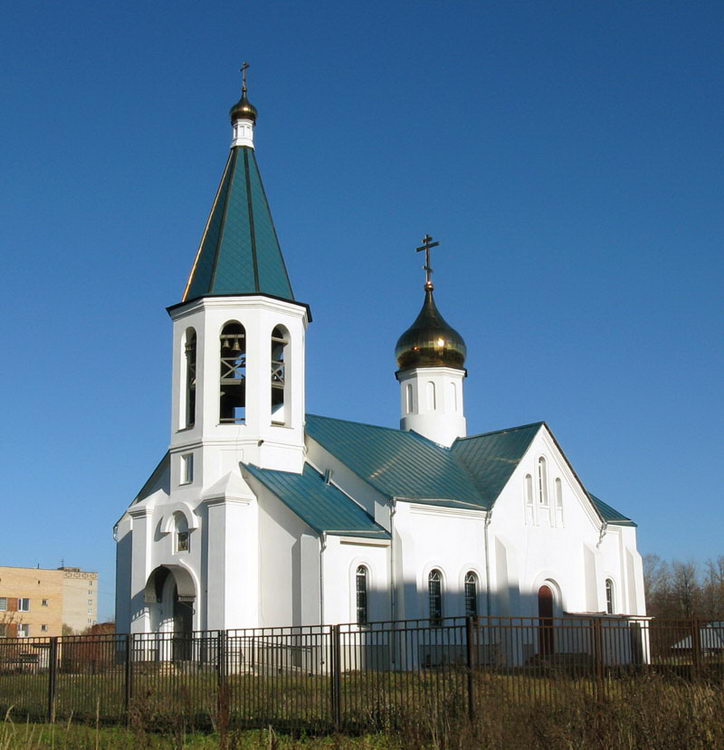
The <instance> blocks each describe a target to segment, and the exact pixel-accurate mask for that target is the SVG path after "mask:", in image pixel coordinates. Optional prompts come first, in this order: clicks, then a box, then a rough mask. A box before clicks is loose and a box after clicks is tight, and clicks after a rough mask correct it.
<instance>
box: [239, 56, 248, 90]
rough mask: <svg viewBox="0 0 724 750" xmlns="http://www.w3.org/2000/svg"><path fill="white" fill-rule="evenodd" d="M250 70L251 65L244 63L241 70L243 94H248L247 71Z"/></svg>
mask: <svg viewBox="0 0 724 750" xmlns="http://www.w3.org/2000/svg"><path fill="white" fill-rule="evenodd" d="M248 69H249V63H248V62H243V63H242V64H241V67H240V68H239V70H240V71H241V93H242V94H246V71H247V70H248Z"/></svg>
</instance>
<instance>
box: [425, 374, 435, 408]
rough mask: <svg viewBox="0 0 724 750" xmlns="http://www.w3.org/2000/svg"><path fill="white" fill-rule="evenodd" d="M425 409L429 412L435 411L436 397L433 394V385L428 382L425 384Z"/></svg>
mask: <svg viewBox="0 0 724 750" xmlns="http://www.w3.org/2000/svg"><path fill="white" fill-rule="evenodd" d="M427 408H428V409H429V410H430V411H435V409H437V396H436V394H435V383H433V382H432V381H429V382H428V384H427Z"/></svg>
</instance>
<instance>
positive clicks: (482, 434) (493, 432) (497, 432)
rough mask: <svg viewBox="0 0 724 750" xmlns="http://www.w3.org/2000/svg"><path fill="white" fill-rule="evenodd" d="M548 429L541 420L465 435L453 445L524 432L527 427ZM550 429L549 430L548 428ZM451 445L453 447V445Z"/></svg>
mask: <svg viewBox="0 0 724 750" xmlns="http://www.w3.org/2000/svg"><path fill="white" fill-rule="evenodd" d="M543 426H545V427H548V424H547V423H546V422H545V421H544V420H541V421H539V422H530V423H528V424H521V425H518V426H517V427H503V428H502V429H500V430H491V431H490V432H478V433H477V434H475V435H466V436H465V437H460V438H457V439H456V440H455V443H458V442H462V441H463V440H473V439H474V438H480V437H488V436H489V435H500V434H502V433H504V432H516V431H517V430H525V429H527V428H528V427H543ZM549 429H550V428H549ZM455 443H453V445H454V444H455Z"/></svg>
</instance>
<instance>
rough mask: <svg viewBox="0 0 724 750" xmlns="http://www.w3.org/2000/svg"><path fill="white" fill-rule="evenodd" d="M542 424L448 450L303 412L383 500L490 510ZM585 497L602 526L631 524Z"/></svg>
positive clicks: (317, 436) (316, 436)
mask: <svg viewBox="0 0 724 750" xmlns="http://www.w3.org/2000/svg"><path fill="white" fill-rule="evenodd" d="M544 424H545V423H544V422H534V423H533V424H527V425H522V426H521V427H512V428H509V429H507V430H498V431H496V432H488V433H484V434H482V435H473V436H471V437H468V438H459V439H458V440H456V441H455V442H454V443H453V444H452V446H451V447H450V448H445V447H443V446H441V445H438V444H437V443H434V442H432V441H431V440H428V439H427V438H424V437H422V436H421V435H418V434H417V433H415V432H403V431H402V430H396V429H392V428H389V427H376V426H374V425H368V424H362V423H360V422H347V421H345V420H341V419H332V418H330V417H320V416H317V415H314V414H307V424H306V431H307V434H308V435H309V436H310V437H311V438H312V439H313V440H316V441H317V442H318V443H319V444H320V445H321V446H322V447H324V448H325V449H326V450H328V451H329V452H330V453H331V454H332V455H333V456H335V457H336V458H338V459H339V460H340V461H341V462H342V463H343V464H344V465H345V466H347V467H348V468H349V469H351V470H352V471H353V472H354V473H355V474H357V476H359V477H361V478H362V479H363V480H365V481H366V482H367V483H368V484H370V485H371V486H372V487H374V488H375V489H376V490H377V491H378V492H380V493H381V494H383V495H385V496H387V497H397V498H408V499H412V500H417V501H419V502H424V503H431V504H433V503H434V504H437V505H443V506H448V507H461V506H467V507H471V506H474V507H478V508H482V509H485V510H489V509H490V508H492V507H493V505H494V504H495V501H496V500H497V498H498V496H499V495H500V493H501V492H502V490H503V488H504V487H505V485H506V484H507V483H508V480H509V479H510V477H511V475H512V473H513V472H514V471H515V469H516V467H517V466H518V464H519V463H520V460H521V459H522V458H523V456H524V455H525V452H526V451H527V450H528V447H529V446H530V444H531V442H532V441H533V438H535V436H536V435H537V434H538V431H539V430H540V429H541V427H543V426H544ZM561 453H562V451H561ZM579 481H580V480H579ZM588 495H589V497H590V498H591V502H592V503H593V505H594V506H595V508H596V510H597V511H598V513H599V514H600V515H601V517H602V518H603V519H604V521H606V522H607V523H611V524H615V525H619V526H635V525H636V524H635V523H634V522H633V521H632V520H631V519H630V518H627V517H626V516H624V515H623V514H621V513H619V512H618V511H617V510H615V509H614V508H612V507H611V506H610V505H607V504H606V503H604V502H603V501H602V500H600V499H599V498H597V497H596V496H595V495H591V494H590V493H588Z"/></svg>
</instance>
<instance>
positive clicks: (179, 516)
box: [173, 513, 191, 552]
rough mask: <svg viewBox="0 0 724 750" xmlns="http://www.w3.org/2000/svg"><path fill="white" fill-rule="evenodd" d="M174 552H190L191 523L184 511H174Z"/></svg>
mask: <svg viewBox="0 0 724 750" xmlns="http://www.w3.org/2000/svg"><path fill="white" fill-rule="evenodd" d="M173 520H174V550H173V551H174V552H188V551H189V550H190V549H191V537H190V535H189V525H188V522H187V521H186V516H184V514H183V513H174V514H173Z"/></svg>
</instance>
